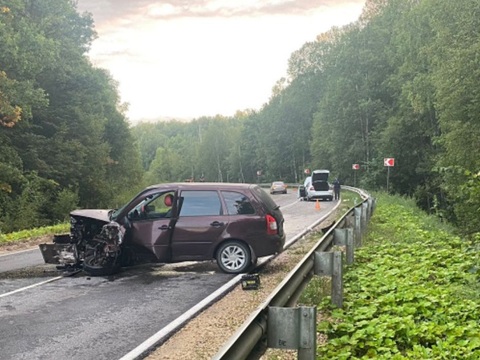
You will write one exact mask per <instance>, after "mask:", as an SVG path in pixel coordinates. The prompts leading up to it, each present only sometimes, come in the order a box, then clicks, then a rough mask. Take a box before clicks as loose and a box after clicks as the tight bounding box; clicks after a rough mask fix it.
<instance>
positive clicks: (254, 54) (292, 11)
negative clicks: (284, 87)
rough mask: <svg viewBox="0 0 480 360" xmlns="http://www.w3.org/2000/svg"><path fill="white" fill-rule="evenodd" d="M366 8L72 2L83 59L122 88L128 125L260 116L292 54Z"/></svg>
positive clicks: (303, 2)
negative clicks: (81, 29)
mask: <svg viewBox="0 0 480 360" xmlns="http://www.w3.org/2000/svg"><path fill="white" fill-rule="evenodd" d="M364 3H365V0H162V1H154V0H77V8H78V10H79V11H80V12H84V11H87V12H90V13H91V14H92V16H93V19H94V23H95V30H96V32H97V34H98V38H97V39H96V40H95V41H94V42H93V44H92V47H91V49H90V52H89V53H88V56H89V57H90V59H91V61H92V63H93V64H94V65H95V66H97V67H100V68H104V69H107V70H108V71H109V72H110V73H111V75H112V77H113V78H114V79H115V80H116V81H117V82H118V88H119V93H120V97H121V101H122V102H123V103H127V104H128V111H127V113H126V115H127V117H128V119H129V121H130V123H132V124H135V123H137V122H139V121H154V120H159V119H160V120H165V119H172V118H173V119H178V120H186V119H193V118H199V117H201V116H216V115H223V116H233V115H234V114H235V113H236V112H237V111H243V110H247V109H253V110H259V109H260V108H261V107H262V105H264V104H265V103H267V102H268V100H269V98H270V96H271V93H272V88H273V87H274V86H275V84H276V83H277V81H278V80H280V79H281V78H282V77H286V73H287V67H288V59H289V58H290V55H291V54H292V53H293V52H294V51H296V50H298V49H300V48H301V47H302V45H303V44H305V43H306V42H309V41H314V40H315V38H316V36H317V35H319V34H321V33H323V32H325V31H327V30H328V29H330V28H332V27H333V26H343V25H346V24H349V23H351V22H353V21H355V20H357V19H358V17H359V16H360V13H361V10H362V7H363V5H364Z"/></svg>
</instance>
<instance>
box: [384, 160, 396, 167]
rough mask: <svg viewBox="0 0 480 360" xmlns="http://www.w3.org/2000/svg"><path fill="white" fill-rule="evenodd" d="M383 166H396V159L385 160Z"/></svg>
mask: <svg viewBox="0 0 480 360" xmlns="http://www.w3.org/2000/svg"><path fill="white" fill-rule="evenodd" d="M383 166H388V167H390V166H395V158H384V159H383Z"/></svg>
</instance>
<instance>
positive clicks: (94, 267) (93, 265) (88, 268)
mask: <svg viewBox="0 0 480 360" xmlns="http://www.w3.org/2000/svg"><path fill="white" fill-rule="evenodd" d="M83 271H85V272H86V273H87V274H89V275H91V276H109V275H113V274H116V273H118V272H119V271H120V264H119V262H118V261H115V260H113V259H112V260H111V261H108V262H107V263H106V264H102V265H98V261H97V259H96V257H95V255H90V256H87V257H85V260H84V261H83Z"/></svg>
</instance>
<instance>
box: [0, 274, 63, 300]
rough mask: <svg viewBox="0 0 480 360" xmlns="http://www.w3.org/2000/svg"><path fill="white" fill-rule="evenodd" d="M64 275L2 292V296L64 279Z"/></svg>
mask: <svg viewBox="0 0 480 360" xmlns="http://www.w3.org/2000/svg"><path fill="white" fill-rule="evenodd" d="M62 278H63V276H57V277H54V278H51V279H48V280H45V281H41V282H39V283H36V284H32V285H29V286H25V287H23V288H20V289H17V290H13V291H10V292H8V293H5V294H1V295H0V298H3V297H6V296H8V295H13V294H16V293H19V292H21V291H25V290H28V289H31V288H34V287H37V286H40V285H43V284H47V283H49V282H53V281H57V280H60V279H62Z"/></svg>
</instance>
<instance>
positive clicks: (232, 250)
mask: <svg viewBox="0 0 480 360" xmlns="http://www.w3.org/2000/svg"><path fill="white" fill-rule="evenodd" d="M217 265H218V267H219V268H220V270H222V271H223V272H225V273H227V274H240V273H242V272H247V271H248V269H249V268H250V267H251V266H252V255H251V254H250V249H249V247H248V246H247V245H245V244H244V243H242V242H240V241H227V242H225V243H223V244H222V245H220V248H219V249H218V251H217Z"/></svg>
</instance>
